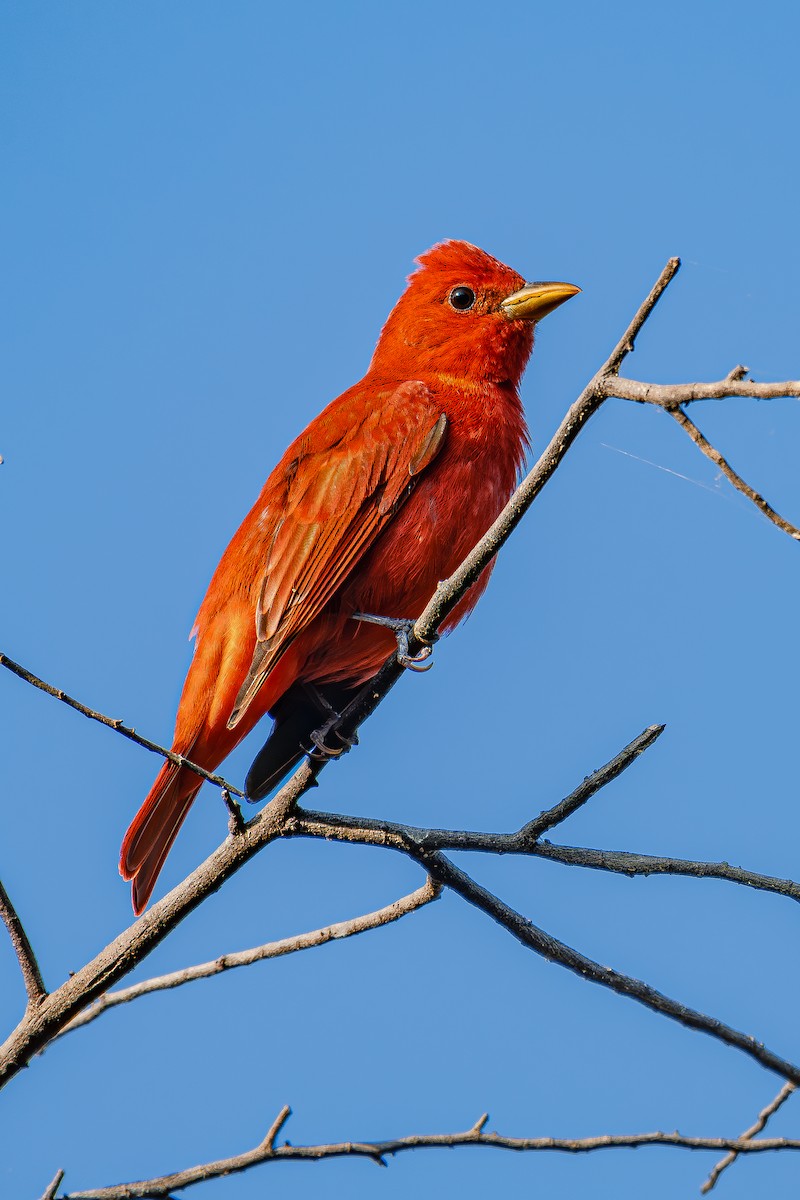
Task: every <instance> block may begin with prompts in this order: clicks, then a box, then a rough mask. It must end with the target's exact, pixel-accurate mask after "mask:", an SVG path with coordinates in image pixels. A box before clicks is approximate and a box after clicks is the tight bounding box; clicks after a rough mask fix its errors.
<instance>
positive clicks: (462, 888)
mask: <svg viewBox="0 0 800 1200" xmlns="http://www.w3.org/2000/svg"><path fill="white" fill-rule="evenodd" d="M376 825H379V826H380V827H379V828H376ZM285 835H286V836H298V837H329V838H334V839H336V840H337V841H343V842H354V843H357V844H362V845H377V846H386V847H388V848H390V849H392V850H397V851H399V852H401V853H403V854H407V855H408V856H409V857H411V858H414V859H416V860H417V862H419V863H420V864H421V865H422V866H424V867H425V870H426V871H428V873H429V874H430V875H432V876H433V878H434V879H436V880H438V881H439V882H440V883H441V884H443V885H444V886H445V887H449V888H452V890H453V891H454V892H457V893H458V894H459V895H460V896H461V897H462V898H463V899H464V900H466V901H467V902H468V903H469V904H472V905H474V906H475V908H479V909H480V910H481V911H482V912H485V913H486V914H487V915H488V916H490V917H492V919H493V920H495V921H496V922H497V923H498V924H499V925H501V926H502V927H503V928H504V929H506V930H507V931H508V932H509V933H511V934H512V935H513V936H514V937H515V938H517V940H518V941H519V942H521V943H522V945H523V946H526V947H527V948H528V949H529V950H533V951H535V953H537V954H539V955H541V956H542V958H545V959H547V960H548V962H555V963H558V964H559V965H560V966H562V967H566V968H567V970H569V971H573V972H574V973H575V974H576V975H580V976H581V978H583V979H588V980H591V982H592V983H597V984H600V985H601V986H602V987H606V988H609V989H610V990H611V991H613V992H617V993H618V994H619V995H621V996H627V997H629V998H630V999H632V1000H636V1001H638V1002H639V1003H640V1004H643V1005H644V1006H645V1008H649V1009H651V1011H653V1012H657V1013H660V1014H661V1015H662V1016H665V1017H669V1018H670V1019H671V1020H673V1021H677V1022H679V1023H680V1024H681V1025H685V1026H687V1027H688V1028H689V1029H697V1030H699V1031H700V1032H702V1033H706V1034H708V1035H709V1036H710V1037H713V1038H716V1039H717V1040H718V1041H721V1042H724V1043H725V1044H726V1045H728V1046H735V1047H736V1049H738V1050H741V1051H743V1053H745V1054H747V1055H749V1056H750V1057H751V1058H753V1059H754V1060H755V1061H756V1062H758V1063H760V1064H761V1066H762V1067H766V1068H767V1070H769V1071H773V1072H774V1073H775V1074H777V1075H780V1076H781V1077H782V1078H784V1079H790V1080H792V1081H793V1082H794V1083H800V1066H796V1065H795V1064H794V1063H791V1062H789V1061H788V1060H787V1059H784V1058H781V1056H780V1055H778V1054H776V1053H774V1052H773V1051H772V1050H769V1049H767V1047H766V1046H764V1045H763V1043H761V1042H758V1041H757V1040H756V1039H755V1038H754V1037H752V1036H751V1035H750V1034H746V1033H742V1032H740V1031H739V1030H738V1029H734V1028H733V1027H732V1026H729V1025H725V1024H724V1023H723V1022H722V1021H719V1020H717V1018H716V1017H710V1016H708V1015H706V1014H705V1013H702V1012H699V1011H697V1010H696V1009H693V1008H689V1007H688V1005H685V1004H682V1003H680V1001H677V1000H673V999H671V998H670V997H669V996H665V995H664V994H663V993H662V992H658V991H656V989H655V988H652V987H650V986H649V985H648V984H646V983H644V982H643V981H642V980H640V979H635V978H634V977H633V976H630V975H624V974H623V973H622V972H620V971H615V970H613V968H611V967H604V966H601V965H600V964H599V963H597V962H594V960H593V959H590V958H587V956H586V955H584V954H581V953H580V951H578V950H573V949H572V947H571V946H567V945H566V944H565V943H564V942H560V941H559V940H558V939H557V938H554V937H552V936H551V935H550V934H549V933H546V932H545V931H544V930H543V929H539V928H538V927H537V926H536V925H534V924H533V923H532V922H531V921H529V920H528V919H527V918H526V917H524V916H523V915H522V914H521V913H518V912H516V910H515V909H513V908H511V907H510V906H509V905H507V904H505V903H504V902H503V901H502V900H500V899H499V898H498V897H497V896H495V895H494V894H493V893H492V892H489V891H487V889H486V888H484V887H482V886H481V885H480V884H479V883H477V882H476V881H475V880H474V879H471V878H470V876H469V875H467V874H466V873H465V872H464V871H461V870H460V869H459V868H458V867H456V865H455V864H454V863H452V862H451V861H450V860H449V859H448V858H446V857H445V856H444V855H443V854H442V853H441V852H439V851H433V852H431V851H430V850H428V849H426V848H424V846H423V845H421V844H420V843H419V842H417V841H416V840H415V839H414V838H413V837H411V836H409V835H408V832H407V830H406V829H405V828H403V827H400V828H399V829H398V830H397V831H394V832H392V831H390V830H389V829H388V827H387V824H386V823H385V822H381V823H378V822H372V821H362V820H359V819H357V818H353V817H344V818H339V817H332V816H329V815H328V814H326V813H313V814H312V813H302V812H297V813H296V814H295V815H294V816H293V817H291V818H290V819H289V820H288V821H287V824H286V828H285Z"/></svg>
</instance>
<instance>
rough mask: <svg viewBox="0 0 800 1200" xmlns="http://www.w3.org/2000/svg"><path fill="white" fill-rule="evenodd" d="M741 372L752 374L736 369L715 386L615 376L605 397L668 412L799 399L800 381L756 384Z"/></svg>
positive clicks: (743, 369)
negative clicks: (709, 403)
mask: <svg viewBox="0 0 800 1200" xmlns="http://www.w3.org/2000/svg"><path fill="white" fill-rule="evenodd" d="M741 372H744V374H749V372H748V371H747V368H746V367H736V368H734V370H733V371H731V373H730V375H728V376H727V377H726V378H725V379H718V380H717V381H716V383H642V382H641V381H640V380H638V379H626V378H625V377H624V376H622V375H614V376H611V377H609V379H608V381H607V384H606V395H607V396H616V397H617V398H618V399H619V400H632V401H633V402H634V403H635V404H655V405H657V406H658V407H659V408H665V409H666V410H667V411H668V412H671V411H672V410H673V409H676V408H680V407H681V405H683V404H695V403H697V401H698V400H727V399H730V398H731V397H733V396H741V397H742V398H743V399H751V400H782V399H783V398H784V397H787V398H789V397H792V396H794V397H800V380H797V379H788V380H785V381H784V382H783V383H755V382H754V380H752V379H744V378H743V376H742V374H741Z"/></svg>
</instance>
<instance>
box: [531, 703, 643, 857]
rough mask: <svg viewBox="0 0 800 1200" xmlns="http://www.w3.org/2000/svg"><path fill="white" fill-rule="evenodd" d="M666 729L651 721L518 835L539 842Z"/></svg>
mask: <svg viewBox="0 0 800 1200" xmlns="http://www.w3.org/2000/svg"><path fill="white" fill-rule="evenodd" d="M665 729H666V726H665V725H651V726H650V727H649V728H648V729H645V730H644V731H643V732H642V733H640V734H639V736H638V737H636V738H634V739H633V741H632V742H629V743H628V745H627V746H626V747H625V748H624V749H623V750H620V752H619V754H617V755H616V756H615V757H614V758H612V759H611V761H610V762H607V763H606V764H605V765H604V766H602V767H600V768H599V769H598V770H596V771H593V772H592V774H591V775H589V776H587V778H586V779H584V781H583V783H581V784H579V785H578V787H576V788H575V791H574V792H571V793H570V795H569V796H567V797H566V798H565V799H564V800H561V801H560V802H559V803H558V804H555V805H554V806H553V807H552V808H549V809H547V811H546V812H543V813H540V814H539V816H538V817H534V819H533V820H532V821H529V822H528V824H527V825H523V827H522V829H520V831H519V833H518V834H517V835H516V837H517V838H519V840H520V841H521V842H535V841H537V840H538V839H539V838H540V837H541V836H542V834H543V833H547V831H548V830H549V829H553V828H554V827H555V826H556V825H560V824H561V822H562V821H565V820H566V819H567V817H571V816H572V814H573V813H575V812H577V811H578V809H579V808H582V807H583V805H584V804H586V802H587V800H591V798H592V796H594V794H595V792H598V791H599V790H600V788H603V787H605V786H606V784H607V783H611V781H612V780H613V779H616V778H617V776H618V775H621V774H622V772H623V771H624V770H626V769H627V768H628V767H629V766H630V765H631V763H633V762H635V761H636V759H637V758H638V757H639V755H640V754H644V752H645V750H649V748H650V747H651V746H652V745H653V743H654V742H655V741H656V740H657V739H658V738H660V737H661V734H662V733H663V732H664V730H665Z"/></svg>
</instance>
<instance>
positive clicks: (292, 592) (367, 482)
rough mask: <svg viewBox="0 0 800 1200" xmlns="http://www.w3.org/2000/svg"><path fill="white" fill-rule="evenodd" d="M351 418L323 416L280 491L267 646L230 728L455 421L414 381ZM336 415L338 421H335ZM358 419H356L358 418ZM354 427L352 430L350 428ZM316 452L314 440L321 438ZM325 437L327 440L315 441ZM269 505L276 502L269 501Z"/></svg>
mask: <svg viewBox="0 0 800 1200" xmlns="http://www.w3.org/2000/svg"><path fill="white" fill-rule="evenodd" d="M376 400H378V401H379V402H377V403H375V404H372V405H368V404H366V403H365V402H364V399H363V398H362V397H359V395H358V394H357V393H356V394H355V395H354V396H353V397H352V402H351V404H349V405H348V408H349V409H350V414H348V412H347V411H346V410H345V411H341V410H339V411H337V412H336V414H335V416H336V418H338V419H337V420H332V419H330V418H329V419H328V420H327V422H326V417H327V416H328V414H327V413H323V414H321V416H320V417H319V418H317V421H316V422H315V423H314V427H312V429H310V430H309V431H307V434H308V435H312V436H311V437H303V438H301V439H300V441H299V442H298V443H296V448H298V447H299V449H300V453H299V455H297V456H290V457H289V460H288V462H287V460H286V458H284V460H283V462H284V464H285V466H284V470H283V473H282V478H281V479H279V480H278V481H276V482H278V484H279V486H278V487H277V488H276V489H275V490H274V491H272V492H271V497H273V498H272V504H273V505H277V506H280V512H279V513H277V514H276V515H275V516H274V517H272V515H271V514H269V513H267V514H265V516H264V520H265V524H266V526H267V528H269V545H268V550H267V557H266V562H265V563H264V568H263V575H262V577H261V584H260V588H259V589H258V591H257V592H256V593H255V594H256V595H257V603H256V611H255V622H256V635H257V642H256V648H255V652H254V654H253V661H252V663H251V665H250V670H249V671H248V673H247V676H246V678H245V680H244V682H243V684H242V686H241V688H240V689H239V693H238V695H237V697H236V701H235V703H234V706H233V712H232V713H231V715H230V717H229V719H228V728H229V729H232V728H234V726H236V725H237V724H238V723H239V721H240V720H241V719H242V717H243V716H244V714H245V712H246V710H247V708H248V706H249V705H250V703H251V702H252V700H253V697H254V696H255V695H256V693H257V692H258V689H259V688H260V687H261V685H262V683H263V682H264V680H265V679H266V677H267V675H268V674H269V672H270V671H271V669H272V668H273V666H274V665H275V663H276V662H277V661H278V659H279V658H280V656H281V654H282V653H283V651H284V650H285V649H286V648H287V646H288V645H289V643H290V642H291V640H292V639H293V638H294V637H295V636H296V635H297V634H298V633H299V632H300V630H301V629H304V628H305V627H306V626H307V625H308V624H309V623H310V622H311V621H312V620H313V619H314V617H316V616H317V615H318V613H319V612H320V611H321V609H322V608H323V607H324V605H325V604H326V603H327V602H328V601H329V600H330V598H331V597H332V596H333V594H334V592H335V591H336V589H337V588H338V587H340V586H341V584H342V583H343V582H344V580H345V579H346V578H347V576H348V574H349V573H350V571H351V570H352V568H353V567H354V566H355V564H356V563H357V562H358V561H359V559H360V558H361V557H362V556H363V555H364V553H365V552H366V550H367V549H368V547H369V546H370V545H371V544H372V543H373V542H374V540H375V538H376V537H377V536H378V534H379V533H380V532H381V530H382V529H383V528H384V527H385V526H386V525H387V524H388V522H389V521H390V520H391V519H392V517H393V516H394V514H395V512H396V511H397V509H398V508H399V507H400V505H401V504H402V503H403V501H404V500H405V499H406V498H407V497H408V496H409V494H410V492H411V490H412V489H413V487H414V484H415V483H416V481H417V479H418V478H419V476H420V475H421V474H422V473H423V472H424V471H425V469H426V468H427V467H428V466H429V465H430V464H431V463H432V462H433V460H434V459H435V458H436V456H437V454H438V453H439V451H440V449H441V447H442V444H443V441H444V437H445V432H446V429H447V418H446V416H445V415H444V413H442V412H441V411H437V405H436V403H435V401H434V399H433V397H432V396H431V395H430V393H429V392H428V390H427V388H426V387H425V385H424V384H422V383H419V382H408V383H404V384H402V385H401V386H400V387H398V388H397V389H396V390H395V391H394V392H391V393H389V394H388V395H384V396H381V397H379V398H377V397H376ZM331 416H333V414H331ZM348 417H350V419H348ZM343 425H344V433H342V426H343ZM326 431H329V436H324V437H323V442H324V444H323V446H322V447H321V448H320V447H319V445H318V444H317V445H316V446H314V448H313V449H308V441H309V440H311V441H316V442H317V443H318V441H319V434H320V433H324V432H326ZM313 435H317V436H313ZM268 504H269V502H268Z"/></svg>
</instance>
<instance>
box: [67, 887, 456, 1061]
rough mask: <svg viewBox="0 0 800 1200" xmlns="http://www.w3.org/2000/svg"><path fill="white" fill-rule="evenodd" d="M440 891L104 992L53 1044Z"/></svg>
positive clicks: (358, 929)
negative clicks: (115, 1013)
mask: <svg viewBox="0 0 800 1200" xmlns="http://www.w3.org/2000/svg"><path fill="white" fill-rule="evenodd" d="M441 890H442V889H441V887H440V885H439V884H437V883H434V881H433V880H432V879H428V880H427V881H426V882H425V883H424V884H423V885H422V887H421V888H417V890H416V891H415V892H411V893H410V894H409V895H408V896H403V897H401V898H400V899H399V900H395V901H394V903H392V904H387V905H385V907H383V908H379V909H377V910H376V911H375V912H370V913H365V914H364V915H363V916H359V917H353V918H351V919H350V920H349V921H337V922H336V923H335V924H333V925H324V926H323V927H322V928H321V929H314V930H312V931H311V932H310V933H300V934H296V935H295V936H294V937H287V938H281V939H280V941H276V942H266V943H265V944H264V945H263V946H254V947H253V948H252V949H250V950H239V951H237V952H235V953H232V954H222V955H220V957H219V958H215V959H213V960H212V961H211V962H205V963H198V964H197V965H196V966H192V967H184V968H183V970H180V971H171V972H169V974H167V975H157V976H155V977H154V978H152V979H143V980H142V981H141V982H140V983H135V984H133V985H132V986H131V987H127V988H120V989H119V990H118V991H113V992H104V994H103V995H102V996H100V998H99V999H98V1000H96V1001H95V1002H94V1004H92V1005H91V1006H90V1007H89V1008H87V1009H85V1010H84V1011H83V1012H82V1013H80V1014H79V1015H78V1016H77V1017H75V1019H74V1020H73V1021H70V1023H69V1025H67V1026H66V1028H65V1029H62V1030H61V1031H60V1033H58V1034H56V1037H55V1038H54V1039H53V1041H55V1040H57V1039H58V1038H59V1037H63V1036H64V1035H65V1034H67V1033H72V1032H73V1031H74V1030H75V1029H80V1028H81V1026H82V1025H89V1024H90V1023H91V1022H92V1021H95V1020H96V1019H97V1018H98V1017H99V1016H101V1015H102V1014H103V1013H104V1012H108V1010H109V1009H111V1008H116V1007H117V1006H118V1005H120V1004H128V1003H130V1001H131V1000H138V998H139V997H140V996H148V995H150V994H151V993H152V992H164V991H168V990H169V989H171V988H177V987H181V986H182V985H183V984H184V983H193V982H194V981H195V980H196V979H210V978H211V977H212V976H214V975H221V974H223V972H225V971H232V970H235V969H236V968H237V967H249V966H251V965H252V964H253V963H257V962H262V961H263V960H264V959H267V958H282V957H283V956H284V955H286V954H294V953H295V952H296V951H299V950H310V949H313V948H314V947H315V946H324V945H326V944H327V943H328V942H332V941H336V940H339V939H341V938H348V937H354V936H355V935H356V934H359V933H365V932H366V931H367V930H369V929H378V928H380V926H382V925H389V924H390V923H391V922H392V921H399V920H400V918H401V917H404V916H406V915H407V914H408V913H412V912H415V911H416V909H418V908H422V907H423V906H424V905H426V904H430V902H431V901H432V900H436V899H438V897H439V895H440V894H441Z"/></svg>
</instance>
